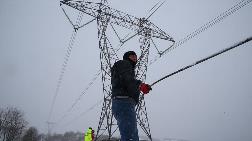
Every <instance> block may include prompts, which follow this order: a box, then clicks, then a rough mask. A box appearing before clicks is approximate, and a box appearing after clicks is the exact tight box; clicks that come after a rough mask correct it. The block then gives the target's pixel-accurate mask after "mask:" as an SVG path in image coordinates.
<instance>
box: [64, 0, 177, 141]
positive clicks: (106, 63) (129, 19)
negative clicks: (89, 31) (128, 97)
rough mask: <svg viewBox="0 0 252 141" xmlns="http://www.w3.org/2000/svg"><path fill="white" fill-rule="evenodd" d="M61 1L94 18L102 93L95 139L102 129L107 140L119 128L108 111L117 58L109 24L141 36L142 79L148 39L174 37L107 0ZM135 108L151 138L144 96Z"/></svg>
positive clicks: (139, 74)
mask: <svg viewBox="0 0 252 141" xmlns="http://www.w3.org/2000/svg"><path fill="white" fill-rule="evenodd" d="M60 4H61V5H66V6H69V7H72V8H74V9H77V10H79V11H81V12H83V13H85V14H88V15H90V16H92V17H94V18H96V21H97V29H98V41H99V48H100V61H101V72H102V84H103V93H104V102H103V106H102V111H101V115H100V119H99V124H98V128H97V134H96V140H99V137H100V136H101V135H102V134H104V133H105V132H107V134H108V140H110V139H111V137H112V136H113V134H114V132H115V131H116V130H117V128H118V126H117V124H116V120H115V119H114V117H113V115H112V111H111V106H112V104H111V103H112V100H111V75H110V69H111V67H112V65H113V63H114V62H115V61H117V60H118V57H117V55H116V52H115V51H114V49H113V47H112V46H111V45H110V44H109V43H108V39H107V36H106V30H107V27H108V26H109V25H110V24H115V25H118V26H121V27H124V28H127V29H130V30H132V31H134V32H136V35H138V36H139V37H140V38H139V42H140V49H141V54H140V56H139V61H138V64H137V68H136V77H137V79H139V80H142V81H143V82H144V81H145V79H146V72H147V65H148V56H149V48H150V41H151V38H152V37H154V38H159V39H164V40H167V41H171V42H173V43H174V40H173V38H172V37H170V36H169V35H168V34H166V33H165V32H164V31H162V30H161V29H159V28H158V27H157V26H155V25H154V24H153V23H151V22H150V21H149V20H148V19H145V18H137V17H134V16H132V15H129V14H126V13H124V12H121V11H119V10H116V9H113V8H111V7H109V6H108V5H107V2H106V0H102V1H101V2H100V3H93V2H87V1H71V0H63V1H61V2H60ZM136 111H137V121H138V124H139V125H140V127H141V128H142V130H143V131H144V132H145V133H146V135H147V136H148V138H149V139H150V140H152V137H151V132H150V127H149V122H148V116H147V110H146V106H145V101H144V96H143V95H140V100H139V104H138V105H137V107H136Z"/></svg>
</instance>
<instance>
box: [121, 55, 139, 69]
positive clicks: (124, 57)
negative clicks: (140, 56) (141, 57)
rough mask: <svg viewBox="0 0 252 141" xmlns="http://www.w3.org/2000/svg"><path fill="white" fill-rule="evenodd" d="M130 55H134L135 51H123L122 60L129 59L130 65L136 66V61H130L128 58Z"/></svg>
mask: <svg viewBox="0 0 252 141" xmlns="http://www.w3.org/2000/svg"><path fill="white" fill-rule="evenodd" d="M130 55H136V53H135V52H134V51H128V52H125V53H124V55H123V60H128V61H130V63H131V65H132V67H133V68H135V66H136V62H134V61H132V60H130V59H129V56H130Z"/></svg>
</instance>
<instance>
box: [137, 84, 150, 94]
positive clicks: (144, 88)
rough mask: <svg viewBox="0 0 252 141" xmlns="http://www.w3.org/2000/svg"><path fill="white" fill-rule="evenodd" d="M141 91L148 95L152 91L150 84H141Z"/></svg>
mask: <svg viewBox="0 0 252 141" xmlns="http://www.w3.org/2000/svg"><path fill="white" fill-rule="evenodd" d="M139 89H140V91H142V92H143V94H147V93H149V92H150V90H152V88H151V86H150V85H148V84H145V83H141V84H140V85H139Z"/></svg>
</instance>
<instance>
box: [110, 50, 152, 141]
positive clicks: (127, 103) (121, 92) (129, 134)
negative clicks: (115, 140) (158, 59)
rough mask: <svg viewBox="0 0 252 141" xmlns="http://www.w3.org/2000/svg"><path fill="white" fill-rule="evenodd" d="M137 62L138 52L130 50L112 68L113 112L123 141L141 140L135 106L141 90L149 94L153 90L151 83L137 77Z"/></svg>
mask: <svg viewBox="0 0 252 141" xmlns="http://www.w3.org/2000/svg"><path fill="white" fill-rule="evenodd" d="M136 63H137V55H136V53H135V52H134V51H128V52H126V53H125V54H124V55H123V60H119V61H117V62H116V63H115V64H114V66H113V67H112V69H111V84H112V113H113V115H114V117H115V118H116V120H117V124H118V127H119V131H120V134H121V141H139V137H138V130H137V119H136V111H135V106H136V105H137V103H138V101H139V95H140V91H142V92H143V93H144V94H147V93H149V91H150V90H151V87H150V85H148V84H145V83H142V82H141V81H140V80H137V79H136V78H135V66H136Z"/></svg>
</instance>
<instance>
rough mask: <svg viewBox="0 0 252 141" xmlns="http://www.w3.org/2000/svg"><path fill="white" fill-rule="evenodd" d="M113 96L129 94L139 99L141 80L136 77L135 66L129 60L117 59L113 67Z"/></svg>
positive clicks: (136, 99)
mask: <svg viewBox="0 0 252 141" xmlns="http://www.w3.org/2000/svg"><path fill="white" fill-rule="evenodd" d="M111 84H112V97H115V96H129V97H131V98H133V99H134V100H135V101H136V103H138V101H139V95H140V91H139V85H140V84H141V81H140V80H137V79H135V71H134V66H133V65H132V64H131V62H130V61H128V60H120V61H117V62H116V63H115V64H114V66H113V67H112V69H111Z"/></svg>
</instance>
